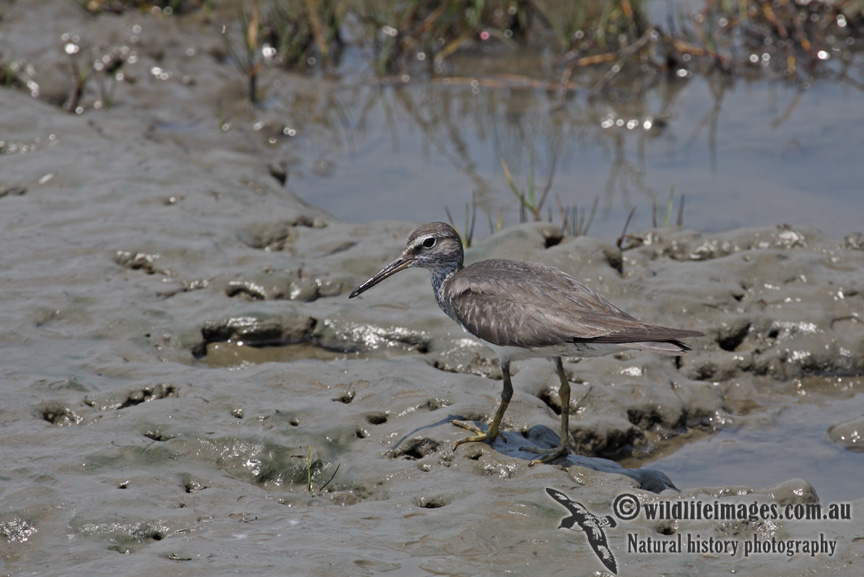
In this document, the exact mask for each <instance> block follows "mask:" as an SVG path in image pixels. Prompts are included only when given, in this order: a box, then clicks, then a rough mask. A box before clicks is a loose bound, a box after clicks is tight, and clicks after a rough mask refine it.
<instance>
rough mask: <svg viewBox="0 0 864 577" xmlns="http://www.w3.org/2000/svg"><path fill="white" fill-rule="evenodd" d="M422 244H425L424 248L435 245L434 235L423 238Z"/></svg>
mask: <svg viewBox="0 0 864 577" xmlns="http://www.w3.org/2000/svg"><path fill="white" fill-rule="evenodd" d="M423 246H425V247H426V248H432V247H433V246H435V237H434V236H430V237H429V238H427V239H426V240H424V241H423Z"/></svg>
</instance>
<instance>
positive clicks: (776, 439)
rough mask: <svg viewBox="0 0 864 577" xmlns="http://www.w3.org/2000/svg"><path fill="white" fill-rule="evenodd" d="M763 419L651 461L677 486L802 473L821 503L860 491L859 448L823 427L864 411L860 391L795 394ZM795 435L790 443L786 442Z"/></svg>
mask: <svg viewBox="0 0 864 577" xmlns="http://www.w3.org/2000/svg"><path fill="white" fill-rule="evenodd" d="M769 415H770V416H768V417H767V418H766V419H764V421H762V422H760V423H758V424H748V425H747V426H743V427H740V428H730V429H724V430H722V431H719V432H717V433H716V434H713V435H709V436H707V437H704V438H701V439H699V440H697V441H693V442H690V443H687V444H686V445H684V446H683V447H681V448H680V449H678V450H677V451H676V452H675V453H674V454H672V455H670V456H668V457H664V458H662V459H658V460H655V461H651V466H652V467H656V468H658V469H660V470H661V471H663V472H664V473H666V474H667V475H669V477H670V478H672V479H675V483H676V486H677V487H678V488H680V489H689V488H695V487H705V486H712V485H718V486H719V485H751V486H758V487H766V486H769V485H772V484H774V483H779V482H782V481H783V480H785V479H794V478H804V479H806V480H807V481H808V482H809V483H810V484H811V485H813V487H814V488H815V489H816V491H817V493H818V494H819V498H820V499H821V500H822V502H824V503H836V502H840V501H851V500H853V499H857V498H859V497H860V496H861V481H860V479H861V478H860V475H861V471H864V453H853V452H850V451H848V450H846V449H844V448H843V447H840V446H838V445H837V444H836V443H834V442H833V441H832V440H831V438H830V437H829V435H828V430H829V429H830V428H831V427H833V426H834V425H836V424H837V423H838V422H840V421H846V420H849V419H853V418H856V417H860V416H861V415H864V395H861V394H858V395H855V396H853V397H852V398H849V399H841V400H830V399H829V400H826V401H821V402H819V401H813V400H812V399H806V400H804V399H800V400H799V402H797V403H796V402H793V403H791V404H789V405H787V406H786V407H784V408H782V409H779V410H772V411H770V412H769ZM792 439H794V442H789V441H790V440H792Z"/></svg>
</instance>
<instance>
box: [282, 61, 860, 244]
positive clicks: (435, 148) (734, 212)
mask: <svg viewBox="0 0 864 577" xmlns="http://www.w3.org/2000/svg"><path fill="white" fill-rule="evenodd" d="M463 64H464V66H465V67H466V71H465V75H466V76H468V77H469V78H470V77H471V75H472V74H475V73H481V74H482V70H483V69H482V62H477V63H472V62H465V63H463ZM331 99H332V103H333V107H334V109H335V110H336V111H338V113H337V112H335V111H334V113H333V114H334V116H337V114H338V118H339V122H338V123H336V125H335V127H338V130H335V129H334V130H329V131H326V134H321V133H320V130H321V128H322V127H321V126H317V127H314V128H313V127H308V128H306V129H305V130H304V134H303V136H302V137H301V138H298V139H297V142H296V145H295V146H294V147H293V148H292V150H294V151H295V152H296V153H299V154H300V155H301V156H302V158H303V161H302V163H301V165H300V166H301V167H302V168H298V170H297V171H296V172H295V173H292V174H291V175H290V177H289V182H288V185H289V187H291V188H292V189H293V190H296V191H297V192H298V193H299V194H300V195H301V196H302V197H303V198H305V199H306V200H308V201H310V202H312V203H314V204H316V205H318V206H321V207H323V208H325V209H327V210H328V211H330V212H332V213H333V214H334V215H336V216H337V217H338V218H340V219H342V220H346V221H349V222H367V221H370V220H375V219H379V218H396V219H407V220H413V221H423V220H430V219H441V220H445V219H446V218H447V217H446V214H445V211H444V207H445V206H446V207H448V208H449V209H450V212H451V214H452V215H453V217H454V220H455V221H456V223H457V224H458V225H459V227H460V229H461V228H463V227H464V215H465V205H466V203H467V202H470V201H471V199H472V193H476V200H477V203H478V207H479V216H478V218H477V229H476V230H477V235H478V236H485V235H487V234H488V233H489V230H490V227H489V222H490V219H491V221H493V222H495V221H497V219H498V217H499V214H503V221H504V222H505V223H510V224H512V223H515V222H518V220H519V212H518V206H519V204H518V201H517V200H516V198H515V196H514V195H513V193H512V192H511V191H510V188H509V186H508V184H507V181H506V179H505V177H504V171H503V169H502V165H501V161H502V160H504V161H506V162H507V164H508V165H509V168H510V171H511V174H512V175H513V178H514V180H515V181H516V183H517V184H518V185H519V186H520V187H521V188H523V190H524V189H527V187H528V180H529V174H530V171H531V163H532V160H533V164H534V167H533V169H534V181H535V183H536V190H537V194H538V195H539V194H540V193H541V192H542V191H543V189H544V188H545V186H546V184H547V182H548V178H549V176H550V174H551V175H552V176H553V179H552V186H551V188H550V189H549V196H548V199H547V201H546V205H545V207H546V208H544V209H543V211H542V213H543V218H544V219H545V218H548V216H549V214H550V213H551V216H552V219H553V221H555V222H560V221H561V213H560V210H559V208H558V206H557V203H556V196H557V197H558V198H559V199H560V202H561V203H562V204H563V205H564V206H568V207H569V206H572V205H576V206H577V207H578V208H579V209H580V210H582V209H587V210H589V211H590V207H591V205H592V203H593V201H594V199H595V197H597V198H599V210H598V213H597V216H596V218H595V220H594V223H593V225H592V227H591V233H592V234H593V235H596V236H600V237H603V238H606V239H614V238H616V237H617V236H618V235H619V234H620V233H621V231H622V228H623V226H624V221H625V220H626V217H627V214H628V213H629V211H630V209H631V208H635V209H636V216H635V219H634V221H633V225H634V227H635V228H645V227H650V226H651V225H652V223H653V222H654V220H655V219H654V218H652V211H653V210H654V207H655V206H656V207H657V208H658V209H659V210H660V215H659V218H657V219H656V221H657V222H658V223H662V222H664V219H666V208H667V202H668V199H669V195H670V191H672V190H674V194H675V200H674V207H673V210H672V220H673V222H674V220H675V219H677V215H678V200H679V199H680V197H681V196H684V197H685V207H684V213H683V215H684V219H683V222H684V224H685V226H688V227H691V228H694V229H696V230H701V231H719V230H727V229H730V228H737V227H742V226H757V225H761V224H763V223H765V222H789V223H807V224H811V225H813V226H816V227H817V228H820V229H821V230H824V231H829V232H830V233H831V234H836V235H838V236H842V235H844V234H847V233H849V232H852V231H856V230H860V229H861V219H860V218H859V216H858V215H859V214H861V213H864V189H862V186H861V182H860V178H859V175H858V171H857V170H856V166H857V163H858V161H857V158H858V156H859V152H858V151H860V150H862V149H864V132H862V131H860V130H857V128H856V127H857V126H859V125H861V124H862V123H864V104H862V95H861V93H860V90H859V89H857V88H854V87H851V86H849V85H845V84H843V83H820V84H818V85H817V86H814V87H811V88H809V89H803V88H798V87H795V86H791V85H787V84H784V83H782V82H767V81H766V82H745V81H740V80H739V81H734V80H729V81H726V80H716V79H712V80H707V79H705V78H703V77H697V78H693V79H690V80H683V81H673V82H672V83H671V85H662V86H658V87H656V88H655V89H653V90H651V91H649V92H648V93H647V94H646V95H645V98H644V99H642V100H639V101H632V102H609V101H603V100H600V99H588V98H586V97H585V96H584V95H582V94H579V93H577V94H568V95H566V96H562V95H559V94H557V93H554V92H553V93H549V92H546V91H543V90H534V89H530V88H512V87H501V86H494V85H489V84H487V85H478V86H476V87H473V88H472V87H471V86H470V85H457V86H452V85H442V84H441V83H435V84H429V83H428V82H426V81H424V80H419V79H418V80H417V81H414V82H411V83H409V84H407V85H403V86H389V87H377V86H375V87H369V86H355V87H343V88H340V89H337V90H336V91H335V92H334V93H333V94H332V95H331ZM646 126H650V128H646ZM553 165H554V173H552V170H553ZM502 211H503V213H502Z"/></svg>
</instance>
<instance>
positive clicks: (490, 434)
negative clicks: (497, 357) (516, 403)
mask: <svg viewBox="0 0 864 577" xmlns="http://www.w3.org/2000/svg"><path fill="white" fill-rule="evenodd" d="M501 372H502V373H503V374H504V389H503V390H502V391H501V402H500V403H499V404H498V410H497V411H495V417H494V418H493V419H492V422H491V423H489V429H488V430H486V431H485V432H484V431H483V430H482V429H480V428H479V427H477V426H476V425H473V424H471V423H466V422H465V421H453V424H454V425H456V426H457V427H462V428H463V429H468V430H469V431H472V432H474V433H477V435H475V436H473V437H468V438H466V439H459V440H458V441H456V444H455V445H453V448H454V449H455V448H456V447H458V446H459V445H461V444H462V443H475V442H477V441H489V442H490V443H491V442H492V441H494V440H495V437H497V436H498V435H499V434H500V433H499V432H498V427H500V426H501V419H502V418H503V417H504V411H506V410H507V405H509V404H510V399H512V398H513V383H512V382H511V380H510V363H509V362H505V361H502V362H501ZM501 440H503V441H505V442H506V439H504V437H501Z"/></svg>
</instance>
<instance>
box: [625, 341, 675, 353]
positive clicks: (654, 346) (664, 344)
mask: <svg viewBox="0 0 864 577" xmlns="http://www.w3.org/2000/svg"><path fill="white" fill-rule="evenodd" d="M622 344H623V345H624V346H626V347H629V348H631V349H636V350H639V351H650V352H652V353H660V354H661V355H683V354H684V353H686V352H687V351H689V350H691V349H690V347H689V346H687V345H686V344H684V343H682V342H681V341H645V342H638V343H622Z"/></svg>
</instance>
